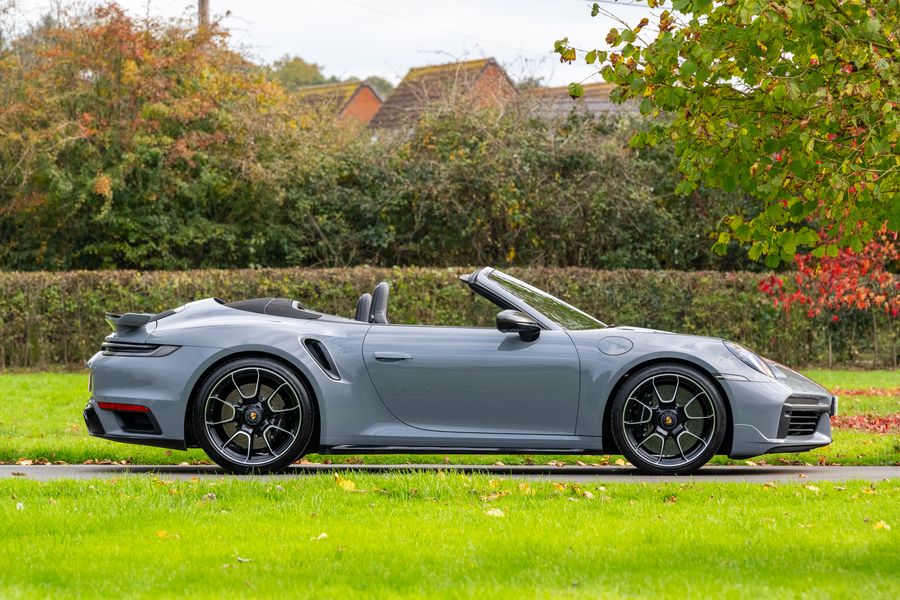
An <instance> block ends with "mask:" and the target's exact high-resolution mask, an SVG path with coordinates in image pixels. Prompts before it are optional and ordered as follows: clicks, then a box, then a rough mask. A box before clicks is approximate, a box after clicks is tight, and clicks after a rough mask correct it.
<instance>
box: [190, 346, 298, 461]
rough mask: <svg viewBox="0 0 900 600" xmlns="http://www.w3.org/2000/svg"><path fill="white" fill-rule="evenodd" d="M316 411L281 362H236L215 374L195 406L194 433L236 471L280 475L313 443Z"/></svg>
mask: <svg viewBox="0 0 900 600" xmlns="http://www.w3.org/2000/svg"><path fill="white" fill-rule="evenodd" d="M314 421H315V413H314V409H313V404H312V402H311V401H310V398H309V394H308V392H307V390H306V387H305V386H304V385H303V383H302V382H301V381H300V379H299V378H298V377H297V376H296V375H295V374H294V373H293V372H292V371H291V370H290V369H288V368H286V367H285V366H284V365H283V364H281V363H280V362H277V361H274V360H270V359H265V358H246V359H237V360H235V361H232V362H229V363H227V364H225V365H222V366H221V367H220V368H218V369H216V370H215V371H214V372H213V373H211V374H210V375H209V376H208V377H207V378H206V380H205V381H204V383H203V386H202V387H201V388H200V393H199V394H198V396H197V398H196V399H195V402H194V407H193V424H194V432H195V434H196V436H197V440H198V441H199V443H200V446H201V447H202V448H203V450H204V451H205V452H206V454H207V455H209V457H210V458H211V459H213V460H214V461H215V462H216V463H217V464H218V465H220V466H222V467H224V468H225V469H227V470H229V471H231V472H234V473H269V472H273V471H279V470H281V469H283V468H284V467H286V466H287V465H289V464H291V463H292V462H294V461H295V460H297V459H298V458H299V457H300V456H301V455H302V454H303V453H304V451H305V450H306V448H307V446H308V445H309V441H310V438H311V436H312V431H313V423H314Z"/></svg>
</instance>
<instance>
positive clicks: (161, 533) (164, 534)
mask: <svg viewBox="0 0 900 600" xmlns="http://www.w3.org/2000/svg"><path fill="white" fill-rule="evenodd" d="M156 537H158V538H159V539H161V540H164V539H166V538H167V537H169V532H168V531H162V530H160V531H157V532H156Z"/></svg>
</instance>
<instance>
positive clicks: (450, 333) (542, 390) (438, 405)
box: [363, 325, 579, 435]
mask: <svg viewBox="0 0 900 600" xmlns="http://www.w3.org/2000/svg"><path fill="white" fill-rule="evenodd" d="M363 354H364V359H365V363H366V367H367V369H368V371H369V376H370V377H371V379H372V383H373V384H374V385H375V388H376V389H377V390H378V394H379V395H380V396H381V399H382V401H383V402H384V404H385V405H386V406H387V408H388V410H390V411H391V413H393V415H394V416H395V417H397V418H398V419H400V420H401V421H403V422H404V423H406V424H408V425H412V426H414V427H419V428H422V429H429V430H435V431H448V432H471V433H508V434H557V435H559V434H563V435H573V434H574V433H575V419H576V416H577V413H578V392H579V362H578V354H577V352H576V350H575V345H574V344H573V343H572V340H571V339H570V338H569V336H568V335H567V334H566V332H565V331H561V330H555V331H542V332H541V335H540V337H539V338H538V339H537V340H536V341H533V342H525V341H522V340H521V339H520V338H519V336H518V335H517V334H515V333H501V332H500V331H497V330H496V329H487V328H468V327H423V326H410V325H373V326H372V327H371V328H370V329H369V332H368V333H367V335H366V338H365V340H364V342H363Z"/></svg>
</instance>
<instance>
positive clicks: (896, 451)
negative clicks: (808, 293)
mask: <svg viewBox="0 0 900 600" xmlns="http://www.w3.org/2000/svg"><path fill="white" fill-rule="evenodd" d="M810 375H811V376H812V377H814V378H817V379H819V380H821V381H822V382H823V383H825V384H826V385H827V386H829V387H838V386H840V387H844V388H846V389H850V388H862V389H868V388H872V387H889V386H890V385H892V384H893V383H895V379H896V373H891V372H887V371H822V372H811V373H810ZM88 397H89V393H88V391H87V375H86V374H82V373H19V374H5V375H0V462H6V463H10V462H16V461H17V460H19V459H21V458H27V459H43V460H48V461H51V462H53V461H63V462H67V463H81V462H84V461H87V460H94V461H106V460H112V461H120V460H127V461H129V462H132V463H136V464H173V463H175V464H177V463H180V462H208V461H207V458H206V455H205V454H203V452H201V451H199V450H191V451H188V452H178V451H171V450H164V449H159V448H150V447H146V446H134V445H126V444H119V443H115V442H108V441H105V440H99V439H96V438H91V437H89V436H88V435H87V432H86V431H85V429H84V423H83V422H82V419H81V410H82V408H84V405H85V403H86V402H87V399H88ZM898 403H900V398H898V397H897V396H891V395H887V396H871V397H869V396H866V397H861V398H860V397H857V396H846V397H843V398H842V399H841V412H842V413H843V414H895V413H897V412H900V408H898ZM834 440H835V441H834V443H833V444H832V445H830V446H828V447H826V448H822V449H820V450H815V451H813V452H807V453H801V454H784V455H782V454H779V455H772V456H768V457H765V459H764V460H765V461H768V462H770V463H774V464H777V463H778V462H784V461H789V462H796V461H799V462H808V463H811V464H819V463H823V464H843V465H855V464H859V465H879V464H900V435H896V434H874V433H866V432H862V431H856V430H851V429H838V430H835V433H834ZM308 459H309V460H310V461H313V462H321V461H323V460H331V461H333V462H348V461H351V462H367V463H392V464H404V463H412V464H415V463H426V462H438V463H440V462H444V461H448V462H451V463H455V464H459V463H472V464H491V463H494V462H497V461H500V462H503V463H505V464H509V465H513V464H523V463H527V462H528V461H534V462H536V463H539V464H542V463H546V462H549V461H560V462H564V463H574V462H575V461H578V460H581V461H583V462H585V463H587V464H592V463H596V462H601V463H603V462H607V463H609V462H613V463H614V462H615V460H616V459H617V457H596V456H593V457H592V456H588V457H573V456H553V457H547V456H534V457H529V456H466V455H454V456H448V457H445V456H443V455H441V456H430V455H367V456H363V457H348V456H331V457H323V456H316V455H311V456H309V457H308ZM713 462H714V464H716V463H717V464H733V463H734V461H729V460H728V459H726V458H724V457H717V458H715V459H714V461H713ZM736 464H743V461H738V462H737V463H736Z"/></svg>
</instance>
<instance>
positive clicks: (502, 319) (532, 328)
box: [497, 310, 541, 342]
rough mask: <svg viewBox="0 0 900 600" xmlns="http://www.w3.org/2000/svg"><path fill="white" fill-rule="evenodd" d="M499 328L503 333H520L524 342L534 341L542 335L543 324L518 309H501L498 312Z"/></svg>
mask: <svg viewBox="0 0 900 600" xmlns="http://www.w3.org/2000/svg"><path fill="white" fill-rule="evenodd" d="M497 329H498V330H500V331H502V332H503V333H518V334H519V337H520V338H522V341H523V342H533V341H535V340H536V339H538V336H540V335H541V326H540V325H538V323H537V322H536V321H535V320H534V319H532V318H531V317H529V316H528V315H526V314H523V313H520V312H519V311H517V310H504V311H500V312H499V313H498V314H497Z"/></svg>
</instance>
